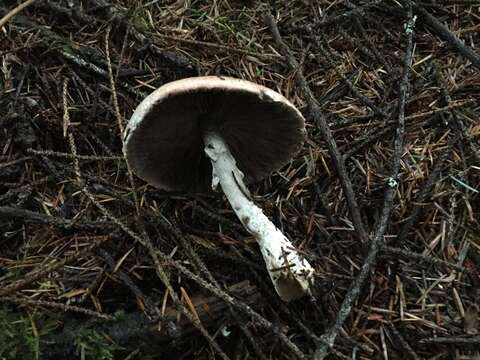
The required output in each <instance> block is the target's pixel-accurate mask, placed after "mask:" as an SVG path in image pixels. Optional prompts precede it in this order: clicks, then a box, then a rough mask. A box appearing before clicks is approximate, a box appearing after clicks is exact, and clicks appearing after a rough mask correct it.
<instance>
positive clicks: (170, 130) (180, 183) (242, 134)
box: [123, 76, 305, 191]
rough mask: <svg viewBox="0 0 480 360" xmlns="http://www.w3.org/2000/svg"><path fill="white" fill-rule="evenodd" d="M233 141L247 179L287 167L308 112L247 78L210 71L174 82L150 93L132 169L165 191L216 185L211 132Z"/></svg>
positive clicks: (132, 143)
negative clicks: (206, 139)
mask: <svg viewBox="0 0 480 360" xmlns="http://www.w3.org/2000/svg"><path fill="white" fill-rule="evenodd" d="M210 130H212V131H216V132H217V133H218V134H220V136H222V138H223V140H224V141H225V142H226V143H227V144H228V146H229V148H230V151H231V152H232V154H233V156H234V157H235V159H236V161H237V166H238V167H239V168H240V170H242V172H243V173H244V174H245V180H246V181H247V182H251V181H258V180H260V179H262V178H264V177H265V176H268V175H269V174H271V173H272V172H273V171H276V170H278V169H279V168H280V167H282V166H283V165H285V164H286V163H287V162H288V161H289V160H290V159H291V157H292V156H293V155H294V154H295V153H296V152H297V151H298V150H299V148H300V146H301V144H302V142H303V139H304V135H305V121H304V118H303V116H302V114H301V113H300V112H299V111H298V110H297V109H296V108H295V107H294V106H293V105H292V104H291V103H290V102H289V101H288V100H287V99H286V98H285V97H283V96H282V95H280V94H278V93H277V92H275V91H273V90H271V89H268V88H266V87H264V86H261V85H257V84H254V83H251V82H249V81H245V80H239V79H234V78H228V77H219V76H204V77H196V78H187V79H182V80H178V81H173V82H171V83H168V84H166V85H163V86H162V87H160V88H158V89H157V90H155V91H154V92H153V93H151V94H150V95H149V96H147V97H146V98H145V99H144V100H143V101H142V102H141V103H140V105H139V106H138V107H137V109H136V110H135V112H134V113H133V115H132V117H131V119H130V121H129V123H128V125H127V128H126V130H125V137H124V148H123V151H124V154H125V157H126V159H127V161H128V163H129V165H130V167H131V168H132V170H133V171H134V172H135V173H136V174H137V175H138V176H139V177H140V178H142V179H144V180H145V181H147V182H148V183H150V184H152V185H153V186H155V187H157V188H160V189H164V190H178V191H195V190H201V189H203V188H204V187H205V186H209V185H210V182H211V164H210V161H209V159H208V158H207V157H206V155H205V153H204V143H203V134H204V133H205V131H210Z"/></svg>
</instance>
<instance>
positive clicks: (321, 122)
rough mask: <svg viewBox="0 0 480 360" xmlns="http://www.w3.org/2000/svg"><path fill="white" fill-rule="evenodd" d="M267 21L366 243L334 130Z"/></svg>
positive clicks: (274, 26)
mask: <svg viewBox="0 0 480 360" xmlns="http://www.w3.org/2000/svg"><path fill="white" fill-rule="evenodd" d="M265 22H266V24H267V25H268V27H269V28H270V32H271V33H272V36H273V39H274V41H275V43H276V44H277V46H278V47H279V48H280V51H281V53H282V54H283V56H284V57H285V58H286V60H287V62H288V65H289V66H290V69H291V70H292V71H294V72H295V78H296V80H297V83H298V86H299V87H300V88H301V89H302V92H303V94H304V96H305V99H306V101H307V104H308V106H309V108H310V112H311V115H312V118H313V119H314V121H315V123H316V124H317V126H318V128H319V129H320V131H321V133H322V136H323V138H324V139H325V141H326V142H327V146H328V150H329V152H330V156H331V158H332V161H333V164H334V165H335V168H336V169H337V173H338V177H339V178H340V181H341V183H342V188H343V191H344V192H345V197H346V199H347V203H348V206H349V209H350V214H351V216H352V222H353V225H354V227H355V230H356V231H357V233H358V235H359V237H360V239H361V241H362V242H364V243H366V242H367V241H368V235H367V232H366V230H365V226H364V224H363V221H362V217H361V215H360V210H359V208H358V204H357V200H356V199H355V194H354V192H353V187H352V182H351V180H350V177H349V176H348V174H347V169H346V168H345V162H344V161H343V158H342V155H341V154H340V152H339V150H338V146H337V143H336V141H335V139H334V138H333V135H332V132H331V131H330V128H329V127H328V124H327V120H326V119H325V117H324V116H323V114H322V112H321V109H320V106H319V104H318V102H317V100H316V98H315V96H314V95H313V93H312V91H311V90H310V87H309V86H308V83H307V80H306V79H305V76H304V75H303V72H302V70H301V67H300V64H299V63H298V61H297V60H296V59H295V57H294V56H293V55H292V53H291V51H290V49H289V48H288V46H287V45H286V44H285V42H284V41H283V40H282V37H281V35H280V32H279V30H278V27H277V24H276V22H275V20H274V18H273V16H272V15H270V14H268V15H266V16H265Z"/></svg>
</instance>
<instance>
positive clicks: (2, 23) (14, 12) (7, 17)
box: [0, 0, 35, 29]
mask: <svg viewBox="0 0 480 360" xmlns="http://www.w3.org/2000/svg"><path fill="white" fill-rule="evenodd" d="M34 1H35V0H27V1H25V2H23V3H21V4H20V5H18V6H17V7H15V8H13V9H12V10H11V11H10V12H8V13H7V14H6V15H5V16H4V17H2V18H1V19H0V29H1V28H2V27H4V26H5V25H6V24H7V22H8V20H10V19H11V18H12V17H14V16H15V15H17V14H18V13H19V12H20V11H22V10H23V9H25V8H26V7H27V6H28V5H30V4H31V3H33V2H34Z"/></svg>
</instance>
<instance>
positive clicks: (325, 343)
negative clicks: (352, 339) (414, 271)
mask: <svg viewBox="0 0 480 360" xmlns="http://www.w3.org/2000/svg"><path fill="white" fill-rule="evenodd" d="M407 19H408V20H407V24H406V26H405V33H406V36H407V46H406V51H405V58H404V69H403V75H402V80H401V82H400V99H399V104H398V126H397V132H396V137H395V144H394V156H393V166H392V168H393V169H392V174H391V177H390V178H389V179H388V181H387V186H388V187H387V190H386V193H385V200H384V203H383V209H382V212H381V217H380V220H379V221H378V224H377V227H376V231H375V235H374V237H373V239H372V241H371V242H370V248H369V250H368V255H367V257H366V259H365V262H364V264H363V266H362V268H361V270H360V272H359V274H358V275H357V277H356V278H355V280H354V281H353V282H352V283H351V284H350V287H349V288H348V291H347V294H346V295H345V299H344V300H343V302H342V304H341V306H340V310H339V311H338V314H337V317H336V319H335V322H334V323H333V325H332V326H331V327H330V328H329V330H328V331H327V332H326V333H325V334H324V335H322V337H321V340H322V341H321V343H320V344H319V347H318V349H317V350H316V352H315V356H314V358H315V360H323V359H325V357H326V356H327V355H328V353H329V351H330V349H331V348H332V347H333V344H334V343H335V339H336V337H337V335H338V333H339V331H340V329H341V327H342V326H343V324H344V322H345V320H346V319H347V317H348V316H349V314H350V311H351V310H352V307H353V305H354V303H355V302H356V301H357V299H358V297H359V296H360V292H361V290H362V288H363V286H364V284H365V282H366V280H367V278H368V275H369V274H370V272H371V271H372V270H373V268H374V267H375V263H376V259H377V254H378V252H379V250H380V248H381V246H382V245H383V236H384V234H385V232H386V230H387V227H388V224H389V219H390V214H391V211H392V209H393V207H394V198H395V193H396V189H397V184H398V174H399V171H400V158H401V156H402V150H403V142H404V132H405V102H406V98H407V92H408V80H409V72H410V66H411V62H412V58H413V29H414V25H415V18H414V17H413V14H412V8H411V6H409V9H408V15H407Z"/></svg>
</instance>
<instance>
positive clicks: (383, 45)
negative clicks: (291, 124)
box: [0, 0, 480, 360]
mask: <svg viewBox="0 0 480 360" xmlns="http://www.w3.org/2000/svg"><path fill="white" fill-rule="evenodd" d="M19 3H21V1H13V0H4V1H2V2H1V3H0V18H1V17H3V16H5V15H6V14H7V13H9V11H11V10H12V9H14V8H15V6H17V5H18V4H19ZM479 48H480V1H475V0H457V1H453V0H452V1H449V0H425V1H421V2H420V1H416V2H413V1H410V0H398V1H396V0H385V1H380V0H376V1H372V0H370V1H354V0H351V1H347V0H339V1H336V0H321V1H306V0H293V1H269V2H266V1H265V2H264V1H257V0H216V1H215V0H214V1H210V0H208V1H207V0H204V1H203V0H182V1H181V0H177V1H169V0H160V1H158V0H156V1H155V0H154V1H145V0H143V1H134V0H133V1H131V0H123V1H122V0H59V1H48V0H37V1H33V2H32V1H29V4H28V6H27V7H25V8H24V9H22V10H21V11H20V12H18V13H17V14H16V15H14V16H12V17H9V18H8V20H7V21H6V22H5V23H4V24H3V26H2V25H0V59H1V63H0V67H1V71H0V78H1V80H0V358H1V359H60V358H66V357H67V356H68V357H70V358H78V359H80V358H81V359H214V358H218V359H220V358H223V359H227V358H230V359H294V358H305V359H316V360H320V359H323V358H325V357H328V358H331V359H477V360H478V359H480V351H479V350H478V349H480V325H479V322H480V321H479V313H480V311H479V306H480V300H479V299H480V222H479V219H480V206H479V204H480V203H479V191H480V101H479V100H480V55H479V54H480V50H479ZM203 75H224V76H232V77H236V78H242V79H247V80H250V81H253V82H256V83H259V84H263V85H265V86H267V87H269V88H271V89H274V90H276V91H278V92H280V93H281V94H283V95H284V96H286V97H287V98H288V99H289V100H291V101H292V103H294V104H295V105H296V106H297V107H298V108H299V109H300V111H301V112H302V113H303V115H304V117H305V118H306V122H307V133H308V134H307V140H306V141H305V144H304V146H303V148H302V150H301V152H300V153H299V154H297V155H296V156H295V158H294V159H293V160H292V161H291V163H290V164H288V165H287V166H285V167H284V168H282V169H281V170H280V171H278V172H276V173H274V174H273V175H272V176H270V177H269V178H267V179H265V180H264V181H262V182H260V183H256V184H252V185H250V186H249V188H250V191H251V193H252V194H253V197H254V199H255V202H256V203H257V204H258V205H259V206H261V207H262V209H264V211H265V213H266V215H267V216H268V217H269V218H270V219H272V220H273V222H274V223H275V224H276V225H277V226H278V227H279V228H281V229H282V231H283V232H284V233H285V234H286V235H287V236H288V237H289V238H290V239H291V240H292V242H293V243H294V244H295V246H296V247H298V248H300V249H301V250H302V252H303V253H304V254H305V256H306V258H307V259H308V260H309V262H310V263H311V264H312V266H313V267H314V268H315V278H314V280H315V281H314V285H313V291H312V293H311V294H308V296H305V297H304V298H302V299H300V300H296V301H293V302H290V303H283V302H282V301H281V300H280V299H279V297H278V296H277V295H276V293H275V292H274V290H273V287H272V285H271V282H270V280H269V278H268V274H267V272H266V271H265V266H264V263H263V260H262V258H261V256H260V253H259V249H258V246H257V245H256V243H255V240H254V239H253V237H252V236H251V235H249V234H248V233H247V232H246V231H245V230H243V228H242V226H241V224H240V222H239V220H238V219H237V218H236V216H235V214H234V213H233V211H232V210H231V208H230V206H229V204H228V202H227V201H226V199H225V197H224V196H223V194H222V193H221V192H218V191H217V192H213V191H212V192H209V193H195V194H185V193H174V194H172V193H167V192H163V191H160V190H157V189H155V188H153V187H151V186H149V185H147V184H145V183H144V182H143V181H141V180H140V179H138V178H136V177H133V178H132V177H130V176H129V172H128V169H127V166H126V162H125V160H124V158H123V154H122V129H123V127H124V126H125V124H126V122H127V121H128V119H129V118H130V116H131V114H132V112H133V111H134V109H135V107H136V106H137V105H138V104H139V103H140V101H141V100H142V99H143V98H144V97H145V96H146V95H147V94H149V93H150V92H152V91H153V90H154V89H156V88H158V87H160V86H161V85H162V84H165V83H167V82H169V81H173V80H177V79H181V78H186V77H191V76H203Z"/></svg>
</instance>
